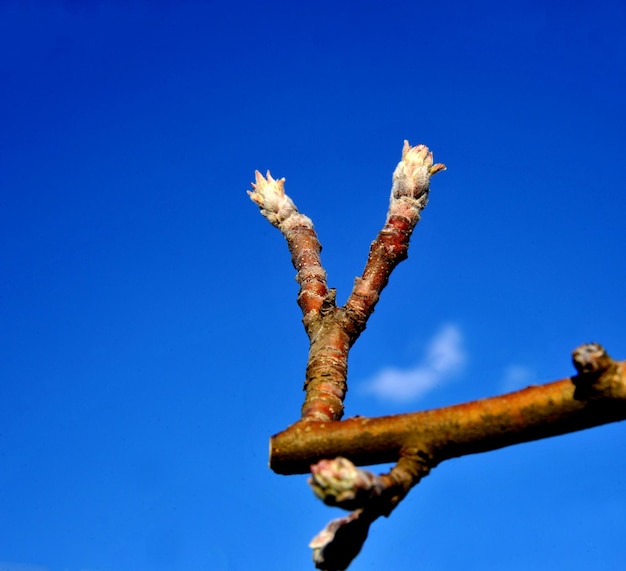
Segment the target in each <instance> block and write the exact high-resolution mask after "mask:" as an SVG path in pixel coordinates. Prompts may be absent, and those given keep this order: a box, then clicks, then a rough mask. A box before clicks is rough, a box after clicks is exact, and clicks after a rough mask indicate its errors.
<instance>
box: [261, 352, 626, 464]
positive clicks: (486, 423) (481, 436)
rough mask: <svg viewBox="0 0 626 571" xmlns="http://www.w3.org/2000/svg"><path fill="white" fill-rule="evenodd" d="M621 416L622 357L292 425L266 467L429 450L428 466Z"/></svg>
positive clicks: (273, 445)
mask: <svg viewBox="0 0 626 571" xmlns="http://www.w3.org/2000/svg"><path fill="white" fill-rule="evenodd" d="M582 347H583V348H584V347H587V346H586V345H584V346H582ZM582 350H583V351H584V349H582ZM580 351H581V348H579V349H577V352H580ZM602 387H604V388H602ZM590 395H593V396H590ZM625 419H626V362H615V361H612V360H611V361H610V366H609V367H608V368H605V369H602V372H601V373H600V374H598V373H597V372H593V373H589V372H584V371H583V372H581V373H579V374H578V375H577V376H575V377H571V378H567V379H563V380H560V381H556V382H553V383H549V384H546V385H541V386H531V387H528V388H526V389H523V390H521V391H517V392H514V393H509V394H505V395H501V396H496V397H491V398H487V399H482V400H477V401H473V402H469V403H465V404H459V405H455V406H449V407H444V408H439V409H433V410H427V411H423V412H414V413H409V414H399V415H393V416H383V417H379V418H365V417H354V418H349V419H347V420H344V421H342V422H323V423H303V422H298V423H296V424H294V425H292V426H290V427H289V428H287V429H286V430H285V431H283V432H281V433H279V434H277V435H275V436H273V437H272V439H271V442H270V467H271V468H272V470H274V471H275V472H277V473H279V474H304V473H306V472H308V471H309V466H310V465H311V464H314V463H316V462H319V461H320V460H322V459H323V458H336V457H337V456H342V457H344V458H348V459H349V460H351V461H352V462H354V463H355V464H356V465H357V466H366V465H373V464H380V463H385V462H395V461H397V460H398V458H400V457H401V456H402V454H403V451H405V450H420V451H422V452H424V453H428V454H430V455H431V456H432V459H433V460H432V461H433V464H432V466H431V467H434V466H435V465H437V464H439V463H440V462H442V461H443V460H447V459H450V458H455V457H458V456H464V455H466V454H475V453H477V452H486V451H488V450H495V449H498V448H503V447H505V446H511V445H513V444H519V443H521V442H530V441H532V440H538V439H541V438H548V437H551V436H557V435H560V434H566V433H569V432H575V431H577V430H583V429H585V428H590V427H592V426H600V425H602V424H607V423H609V422H616V421H619V420H625Z"/></svg>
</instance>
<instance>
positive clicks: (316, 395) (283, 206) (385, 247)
mask: <svg viewBox="0 0 626 571" xmlns="http://www.w3.org/2000/svg"><path fill="white" fill-rule="evenodd" d="M444 169H445V166H444V165H442V164H433V157H432V153H431V152H430V151H429V150H428V148H427V147H425V146H424V145H417V146H416V147H411V146H410V145H409V144H408V142H406V141H405V143H404V147H403V149H402V159H401V161H400V162H399V163H398V165H397V167H396V169H395V171H394V173H393V179H392V188H391V197H390V201H389V210H388V212H387V218H386V221H385V224H384V226H383V228H382V230H381V231H380V232H379V234H378V236H377V237H376V239H375V240H374V242H372V245H371V248H370V252H369V256H368V258H367V263H366V264H365V269H364V270H363V274H362V275H361V276H360V277H357V278H355V282H354V287H353V290H352V292H351V294H350V296H349V297H348V300H347V302H346V304H345V305H344V306H343V307H337V306H336V303H335V290H334V289H330V288H328V286H327V283H326V272H325V271H324V269H323V267H322V262H321V257H320V253H321V250H322V246H321V244H320V241H319V239H318V237H317V234H316V232H315V229H314V228H313V223H312V222H311V220H310V219H309V218H307V217H306V216H304V215H303V214H301V213H300V212H298V210H297V208H296V206H295V204H294V203H293V202H292V200H291V199H290V198H289V197H288V196H287V195H286V194H285V191H284V180H285V179H279V180H274V179H273V178H272V177H271V175H270V174H269V171H268V173H267V177H263V176H262V175H261V174H260V173H259V172H258V171H257V173H256V182H255V183H253V185H252V186H253V189H254V190H253V191H252V192H249V194H250V198H251V199H252V200H253V201H254V202H255V203H256V204H258V205H259V207H260V209H261V213H262V214H263V216H265V217H266V218H267V219H268V220H269V221H270V222H271V223H272V224H273V225H274V226H276V227H277V228H278V229H279V230H280V231H281V232H282V234H283V235H284V237H285V239H286V240H287V245H288V247H289V251H290V252H291V259H292V263H293V265H294V267H295V268H296V271H297V274H296V280H297V282H298V284H299V285H300V292H299V294H298V304H299V305H300V308H301V310H302V315H303V319H302V321H303V324H304V328H305V331H306V333H307V335H308V337H309V342H310V347H309V359H308V364H307V368H306V380H305V383H304V389H305V392H306V396H305V400H304V404H303V406H302V411H301V419H300V420H299V421H298V422H296V423H295V424H293V425H292V426H290V427H289V428H287V429H286V430H284V431H283V432H280V433H279V434H276V435H275V436H273V437H272V439H271V443H270V466H271V468H272V469H273V470H274V471H275V472H277V473H279V474H301V473H305V472H308V471H309V470H311V472H312V477H311V479H310V484H311V486H312V487H313V490H314V492H315V494H316V495H317V496H318V497H320V498H321V499H322V500H323V501H324V502H325V503H327V504H328V505H332V506H336V507H340V508H343V509H348V510H354V511H352V513H350V514H349V515H347V516H344V517H342V518H338V519H335V520H333V521H331V522H330V523H329V524H328V525H327V526H326V527H325V528H324V529H323V530H322V531H321V532H320V533H319V534H318V535H317V536H316V537H315V538H314V539H313V540H312V541H311V544H310V547H311V548H312V549H313V560H314V562H315V565H316V567H317V568H319V569H322V570H325V571H341V570H344V569H346V568H347V567H348V565H349V564H350V562H351V561H352V560H353V559H354V557H356V555H357V554H358V553H359V551H360V549H361V546H362V545H363V543H364V541H365V539H366V538H367V534H368V531H369V527H370V525H371V523H372V522H373V521H375V520H376V519H377V518H379V517H380V516H387V515H389V514H390V513H391V511H392V510H393V509H394V508H395V506H396V505H397V504H398V503H399V502H400V501H401V500H402V499H403V498H404V497H405V496H406V495H407V494H408V492H409V491H410V490H411V488H412V487H413V486H415V485H416V484H417V483H418V482H419V481H420V480H421V479H422V478H423V477H424V476H426V475H427V474H428V473H429V472H430V470H432V468H434V467H435V466H437V465H438V464H439V463H440V462H443V461H444V460H448V459H451V458H455V457H458V456H463V455H465V454H475V453H478V452H487V451H489V450H495V449H498V448H502V447H504V446H511V445H513V444H519V443H522V442H529V441H532V440H537V439H540V438H548V437H551V436H557V435H560V434H565V433H568V432H574V431H577V430H583V429H585V428H590V427H592V426H599V425H602V424H606V423H609V422H615V421H619V420H624V419H626V362H615V361H613V360H612V359H611V358H610V357H609V356H608V355H607V354H606V352H605V351H604V349H603V348H602V346H600V345H598V344H596V343H589V344H586V345H582V346H581V347H579V348H577V349H576V350H575V351H574V353H573V361H574V366H575V367H576V370H577V373H578V374H577V375H575V376H573V377H569V378H566V379H563V380H560V381H556V382H554V383H549V384H546V385H542V386H532V387H528V388H526V389H524V390H521V391H517V392H514V393H509V394H505V395H501V396H496V397H492V398H487V399H482V400H477V401H474V402H469V403H465V404H460V405H456V406H449V407H444V408H439V409H435V410H428V411H423V412H415V413H409V414H399V415H394V416H386V417H380V418H363V417H354V418H349V419H347V420H345V421H340V419H341V418H342V416H343V402H344V398H345V395H346V391H347V377H348V353H349V351H350V348H351V347H352V345H353V344H354V343H355V342H356V340H357V339H358V337H359V335H360V334H361V333H362V332H363V330H364V329H365V326H366V323H367V320H368V318H369V317H370V315H371V314H372V312H373V311H374V308H375V306H376V304H377V302H378V300H379V298H380V294H381V292H382V290H383V289H384V288H385V286H386V285H387V283H388V281H389V277H390V275H391V272H392V271H393V270H394V268H395V267H396V266H397V265H398V264H399V263H400V262H401V261H403V260H404V259H406V258H407V255H408V248H409V240H410V237H411V234H412V233H413V230H414V228H415V226H416V224H417V223H418V221H419V219H420V216H421V212H422V210H423V209H424V207H425V206H426V203H427V201H428V193H429V190H430V177H431V176H432V175H433V174H435V173H437V172H439V171H441V170H444ZM386 462H396V464H395V466H394V467H393V468H392V469H391V470H390V471H389V473H387V474H382V475H378V476H376V475H374V474H372V473H371V472H367V471H364V470H361V469H358V468H356V465H372V464H379V463H386Z"/></svg>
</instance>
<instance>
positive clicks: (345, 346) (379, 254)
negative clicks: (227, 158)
mask: <svg viewBox="0 0 626 571" xmlns="http://www.w3.org/2000/svg"><path fill="white" fill-rule="evenodd" d="M445 168H446V167H445V165H442V164H433V154H432V153H431V152H430V151H429V150H428V147H426V146H424V145H417V146H416V147H411V146H410V145H409V143H408V141H404V146H403V148H402V160H401V161H400V162H399V163H398V166H397V167H396V169H395V171H394V173H393V177H392V187H391V197H390V200H389V210H388V212H387V220H386V222H385V225H384V226H383V229H382V230H381V231H380V233H379V234H378V236H377V238H376V240H374V242H373V243H372V246H371V249H370V254H369V257H368V259H367V263H366V265H365V270H364V271H363V275H362V276H361V277H360V278H356V279H355V283H354V288H353V290H352V293H351V294H350V297H349V298H348V301H347V303H346V305H345V306H343V307H340V308H338V307H336V304H335V290H334V289H328V287H327V285H326V272H325V271H324V269H323V267H322V263H321V258H320V253H321V250H322V246H321V244H320V242H319V239H318V237H317V234H316V233H315V229H314V228H313V223H312V222H311V219H310V218H308V217H306V216H304V215H303V214H301V213H300V212H298V209H297V208H296V206H295V204H294V203H293V201H292V200H291V199H290V198H289V197H288V196H287V195H286V194H285V188H284V183H285V179H284V178H281V179H279V180H274V179H273V178H272V176H271V175H270V173H269V171H268V172H267V177H263V175H261V173H260V172H259V171H256V173H255V175H256V182H254V183H252V187H253V191H252V192H251V191H248V194H249V195H250V198H251V199H252V201H253V202H255V203H256V204H257V205H258V206H259V208H260V209H261V214H263V216H265V218H267V219H268V220H269V222H270V223H271V224H273V225H274V226H276V227H277V228H278V229H279V230H280V231H281V232H282V234H283V236H284V237H285V239H286V240H287V246H288V248H289V251H290V252H291V261H292V263H293V266H294V267H295V268H296V271H297V274H296V281H297V282H298V284H300V292H299V294H298V304H299V305H300V308H301V309H302V314H303V319H302V322H303V324H304V328H305V330H306V332H307V335H308V337H309V341H310V347H309V359H308V363H307V368H306V380H305V383H304V389H305V391H306V396H305V400H304V404H303V405H302V414H301V418H302V420H308V421H311V420H312V421H320V422H324V421H329V420H339V419H340V418H341V417H342V416H343V401H344V398H345V395H346V391H347V390H348V389H347V377H348V353H349V351H350V348H351V347H352V345H353V344H354V342H355V341H356V340H357V339H358V337H359V335H360V334H361V332H362V331H363V330H364V329H365V325H366V323H367V319H368V318H369V316H370V315H371V314H372V312H373V311H374V307H375V305H376V303H377V302H378V299H379V297H380V293H381V292H382V290H383V289H384V287H385V286H386V285H387V282H388V281H389V275H390V274H391V272H392V271H393V269H394V268H395V267H396V266H397V265H398V264H399V263H400V262H401V261H402V260H405V259H406V258H407V255H408V254H407V251H408V248H409V239H410V238H411V234H412V232H413V229H414V228H415V225H416V224H417V222H418V221H419V219H420V213H421V211H422V210H423V209H424V207H425V206H426V203H427V201H428V191H429V184H430V177H431V176H432V175H434V174H436V173H438V172H439V171H442V170H444V169H445Z"/></svg>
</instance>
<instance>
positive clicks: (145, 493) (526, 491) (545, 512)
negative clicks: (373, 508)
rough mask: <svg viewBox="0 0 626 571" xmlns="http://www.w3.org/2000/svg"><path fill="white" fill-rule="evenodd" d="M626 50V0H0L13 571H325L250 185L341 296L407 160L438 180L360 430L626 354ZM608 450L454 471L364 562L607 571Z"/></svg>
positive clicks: (4, 420)
mask: <svg viewBox="0 0 626 571" xmlns="http://www.w3.org/2000/svg"><path fill="white" fill-rule="evenodd" d="M625 29H626V5H625V4H624V2H623V1H622V0H614V1H610V0H595V1H594V2H586V1H581V2H538V1H532V0H529V1H511V2H502V1H498V2H496V1H493V2H461V1H454V2H452V1H442V2H432V3H424V2H394V1H392V0H391V1H390V0H387V1H385V2H382V1H380V2H371V1H370V2H367V1H363V2H338V1H335V2H326V1H322V2H315V3H306V2H294V1H293V0H292V1H289V2H286V1H285V2H273V1H268V2H225V1H223V0H215V1H213V2H208V1H207V2H200V1H197V2H192V1H189V2H182V1H180V2H173V1H172V2H164V1H163V2H148V1H147V0H145V1H127V2H122V1H100V2H95V1H94V2H78V1H69V0H67V1H65V2H62V1H54V0H46V1H44V0H41V1H31V0H20V1H18V0H3V1H1V2H0V192H1V195H0V267H1V268H2V271H1V273H0V571H159V570H167V571H172V570H178V571H239V570H242V571H244V570H245V571H248V570H251V569H253V570H255V571H275V570H283V569H289V570H291V571H296V570H297V571H300V570H303V571H304V570H308V569H312V568H313V566H312V564H311V563H310V551H309V549H308V548H307V543H308V541H309V540H310V539H311V537H312V536H313V535H315V534H316V533H317V532H318V531H319V529H321V528H322V527H323V526H324V524H325V523H326V521H328V520H329V519H330V518H332V517H337V516H338V515H340V514H339V513H338V512H336V511H333V510H331V509H329V508H326V507H324V506H321V505H319V503H318V502H317V501H316V500H315V499H314V498H313V495H312V493H311V492H310V491H309V489H308V488H307V486H306V485H305V479H306V478H305V477H304V476H296V477H282V476H276V475H274V474H273V473H271V472H270V471H269V469H268V468H267V448H268V445H267V442H268V438H269V436H270V435H271V434H272V433H275V432H277V431H279V430H281V429H282V428H284V427H285V426H287V425H288V424H290V423H292V422H294V421H295V420H296V419H297V418H298V413H299V408H300V405H301V401H302V393H301V386H302V381H303V377H304V367H305V363H306V354H307V349H308V344H307V339H306V336H305V334H304V331H303V329H302V326H301V323H300V318H301V315H300V313H299V309H298V307H297V305H296V302H295V297H296V293H297V285H296V284H295V282H294V281H293V276H294V270H293V268H292V267H291V265H290V259H289V254H288V252H287V249H286V246H285V244H284V240H283V239H282V237H281V236H280V234H279V233H278V231H277V230H276V229H274V228H273V227H271V226H270V225H269V224H268V223H267V221H265V220H264V219H263V218H262V217H261V216H260V214H259V212H258V209H257V207H256V206H255V205H254V204H253V203H252V202H250V200H249V199H248V197H247V196H246V192H245V191H246V189H248V188H250V186H249V182H250V181H251V180H253V173H254V170H255V169H259V170H262V171H265V169H268V168H269V169H271V170H272V173H273V174H274V175H275V176H277V177H278V176H285V177H286V178H287V183H286V189H287V192H288V194H289V195H290V196H291V197H292V198H293V200H294V201H295V202H296V204H297V205H298V207H299V208H300V210H301V211H303V212H304V213H306V214H307V215H308V216H310V217H311V218H312V219H313V221H314V222H315V225H316V228H317V230H318V233H319V235H320V238H321V240H322V243H323V245H324V252H323V260H324V263H325V266H326V269H327V271H328V274H329V284H330V285H331V286H335V287H337V288H338V290H339V291H338V298H339V300H340V302H341V303H343V301H345V299H346V296H347V294H348V291H349V288H350V287H351V285H352V280H353V278H354V276H355V275H357V274H358V273H360V272H361V270H362V267H363V264H364V262H365V259H366V256H367V251H368V248H369V244H370V242H371V240H372V239H373V238H374V236H375V235H376V232H377V231H378V229H379V228H380V226H381V225H382V223H383V221H384V217H385V211H386V206H387V201H388V194H389V188H390V181H391V173H392V171H393V169H394V167H395V165H396V163H397V161H398V160H399V158H400V152H401V148H402V141H403V139H405V138H406V139H408V140H409V141H410V142H411V143H413V144H417V143H425V144H427V145H429V146H430V147H431V149H432V150H433V151H434V153H435V160H437V161H439V162H445V163H446V164H447V165H448V171H447V172H445V173H443V174H440V175H437V177H436V178H435V179H434V180H433V184H432V192H431V198H430V203H429V205H428V207H427V209H426V210H425V211H424V214H423V219H422V222H421V223H420V225H419V226H418V228H417V230H416V233H415V235H414V240H413V243H412V246H411V250H410V257H409V260H408V261H407V262H405V263H403V264H402V265H401V266H400V267H399V268H398V270H397V272H396V273H395V274H394V275H393V276H392V280H391V283H390V285H389V287H388V289H387V290H386V291H385V293H384V295H383V298H382V300H381V302H380V304H379V305H378V307H377V310H376V313H375V314H374V315H373V316H372V319H371V320H370V323H369V324H368V329H367V330H366V332H365V333H364V334H363V336H362V338H361V339H360V340H359V342H358V343H357V345H356V346H355V348H354V350H353V352H352V355H351V360H350V378H349V381H350V387H351V390H350V392H349V393H348V399H347V403H346V404H347V409H346V411H347V414H348V415H353V414H362V415H380V414H389V413H393V412H406V411H411V410H419V409H424V408H430V407H434V406H443V405H447V404H453V403H457V402H462V401H465V400H470V399H474V398H480V397H485V396H490V395H494V394H498V393H501V392H503V391H507V390H514V389H517V388H521V387H523V386H525V385H527V384H531V383H542V382H548V381H552V380H556V379H559V378H562V377H564V376H568V375H570V374H571V373H572V372H573V368H572V366H571V364H570V356H569V355H570V352H571V350H572V349H573V348H574V347H576V346H577V345H579V344H580V343H583V342H587V341H599V342H601V343H603V344H604V345H605V346H606V348H607V349H608V351H609V352H610V353H611V354H613V356H614V357H616V358H619V359H624V358H626V330H625V327H624V325H625V323H626V305H625V303H624V301H625V299H624V283H626V260H625V256H624V246H625V244H626V225H625V224H624V209H625V208H626V198H625V195H624V192H625V190H626V164H625V161H624V156H625V153H626V142H625V133H626V104H625V102H626V34H625V33H624V30H625ZM399 379H400V380H403V382H405V383H406V386H407V387H409V389H410V390H409V389H407V390H406V391H404V392H403V391H402V390H397V386H398V380H399ZM385 387H387V388H386V389H385ZM394 387H396V388H395V389H394ZM625 441H626V424H621V425H620V424H616V425H611V426H606V427H602V428H598V429H594V430H590V431H586V432H583V433H578V434H574V435H568V436H565V437H561V438H557V439H553V440H550V441H543V442H538V443H534V444H527V445H521V446H516V447H514V448H511V449H507V450H502V451H499V452H495V453H490V454H485V455H479V456H474V457H468V458H463V459H459V460H454V461H451V462H448V463H445V464H443V465H441V466H440V467H438V468H437V469H436V470H434V471H433V473H432V474H431V475H430V476H429V477H428V478H426V479H425V480H424V481H423V482H422V483H421V484H420V485H419V486H418V487H417V488H416V489H415V490H413V492H412V493H411V495H410V497H409V498H408V499H407V500H406V501H405V502H404V503H403V504H402V505H401V506H400V507H399V508H398V509H397V510H396V512H395V513H394V514H393V515H392V517H391V518H389V519H388V520H383V521H379V522H377V523H376V524H375V525H374V527H373V529H372V532H371V535H370V538H369V540H368V542H367V544H366V546H365V549H364V551H363V553H362V554H361V555H360V557H359V558H358V559H357V560H356V562H355V563H354V565H353V566H352V568H351V570H352V571H374V570H380V569H387V568H389V569H396V570H397V571H404V570H407V571H408V570H413V569H418V568H419V569H423V570H425V571H426V570H427V571H456V570H458V569H464V570H468V571H473V570H480V571H486V570H501V569H506V570H507V571H517V570H522V569H523V570H526V569H536V570H553V569H568V570H570V571H576V570H587V569H600V568H601V569H603V570H604V571H617V570H622V569H624V568H625V567H626V552H625V551H624V541H623V539H624V536H625V535H626V455H625V454H624V444H625Z"/></svg>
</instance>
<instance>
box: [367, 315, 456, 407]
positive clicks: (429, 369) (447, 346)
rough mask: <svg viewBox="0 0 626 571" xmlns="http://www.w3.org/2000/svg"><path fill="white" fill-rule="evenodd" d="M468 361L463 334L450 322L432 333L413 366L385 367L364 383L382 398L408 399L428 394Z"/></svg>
mask: <svg viewBox="0 0 626 571" xmlns="http://www.w3.org/2000/svg"><path fill="white" fill-rule="evenodd" d="M465 361H466V354H465V351H464V349H463V336H462V335H461V331H460V329H459V328H458V327H457V326H456V325H454V324H446V325H444V326H442V327H441V328H440V329H439V331H437V333H436V334H435V335H434V336H433V337H432V339H431V340H430V342H429V344H428V347H427V348H426V351H425V354H424V357H423V358H422V360H421V361H420V362H419V363H418V364H417V365H416V366H415V367H411V368H409V369H397V368H392V367H389V368H385V369H382V370H381V371H380V372H379V373H378V374H376V375H375V376H374V377H373V378H372V379H370V380H368V381H366V382H365V383H364V385H363V386H362V390H363V392H365V393H368V394H373V395H376V396H377V397H379V398H380V399H384V400H389V401H395V402H407V401H413V400H416V399H418V398H420V397H422V396H424V395H425V394H426V393H427V392H429V391H431V390H432V389H434V388H435V387H437V386H440V385H442V384H443V383H445V382H447V381H449V380H451V379H452V378H453V377H454V376H455V375H456V374H458V373H459V372H460V371H461V369H462V368H463V365H464V364H465Z"/></svg>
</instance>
